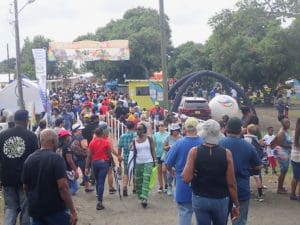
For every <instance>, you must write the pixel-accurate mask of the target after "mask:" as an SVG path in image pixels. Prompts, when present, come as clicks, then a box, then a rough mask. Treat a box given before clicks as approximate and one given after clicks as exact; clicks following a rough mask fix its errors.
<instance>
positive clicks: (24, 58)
mask: <svg viewBox="0 0 300 225" xmlns="http://www.w3.org/2000/svg"><path fill="white" fill-rule="evenodd" d="M49 42H50V39H48V38H45V37H44V36H42V35H38V36H35V37H34V38H33V40H32V41H31V40H30V39H29V38H28V37H27V38H25V40H24V46H23V48H22V51H21V73H22V74H26V75H27V76H28V77H30V78H31V79H35V68H34V59H33V54H32V49H34V48H45V49H46V52H47V50H48V48H49ZM47 73H48V75H49V74H51V75H53V74H55V75H57V74H58V67H57V64H56V62H48V61H47Z"/></svg>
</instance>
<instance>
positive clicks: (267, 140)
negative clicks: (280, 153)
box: [263, 134, 275, 157]
mask: <svg viewBox="0 0 300 225" xmlns="http://www.w3.org/2000/svg"><path fill="white" fill-rule="evenodd" d="M274 138H275V135H274V134H272V135H269V134H266V135H265V136H264V138H263V140H264V141H265V143H266V150H267V155H268V157H272V156H274V155H273V151H272V149H271V147H270V143H271V142H272V141H273V139H274Z"/></svg>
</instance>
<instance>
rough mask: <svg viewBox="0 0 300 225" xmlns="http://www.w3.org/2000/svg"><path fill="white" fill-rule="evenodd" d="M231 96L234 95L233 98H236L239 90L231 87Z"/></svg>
mask: <svg viewBox="0 0 300 225" xmlns="http://www.w3.org/2000/svg"><path fill="white" fill-rule="evenodd" d="M230 92H231V96H232V97H233V98H236V97H237V91H236V90H235V89H231V91H230Z"/></svg>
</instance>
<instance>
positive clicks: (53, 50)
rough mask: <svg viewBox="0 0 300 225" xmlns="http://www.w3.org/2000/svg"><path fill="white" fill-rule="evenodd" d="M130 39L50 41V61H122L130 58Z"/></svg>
mask: <svg viewBox="0 0 300 225" xmlns="http://www.w3.org/2000/svg"><path fill="white" fill-rule="evenodd" d="M129 57H130V54H129V45H128V40H111V41H104V42H98V41H78V42H50V43H49V51H48V60H49V61H63V62H66V61H77V62H79V63H83V62H85V61H97V60H104V61H120V60H129Z"/></svg>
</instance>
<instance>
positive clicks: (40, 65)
mask: <svg viewBox="0 0 300 225" xmlns="http://www.w3.org/2000/svg"><path fill="white" fill-rule="evenodd" d="M32 54H33V58H34V64H35V74H36V79H37V83H38V87H39V89H40V97H41V99H42V102H43V105H44V109H45V111H46V112H47V111H48V110H47V86H46V83H47V65H46V50H45V49H43V48H36V49H32Z"/></svg>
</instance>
